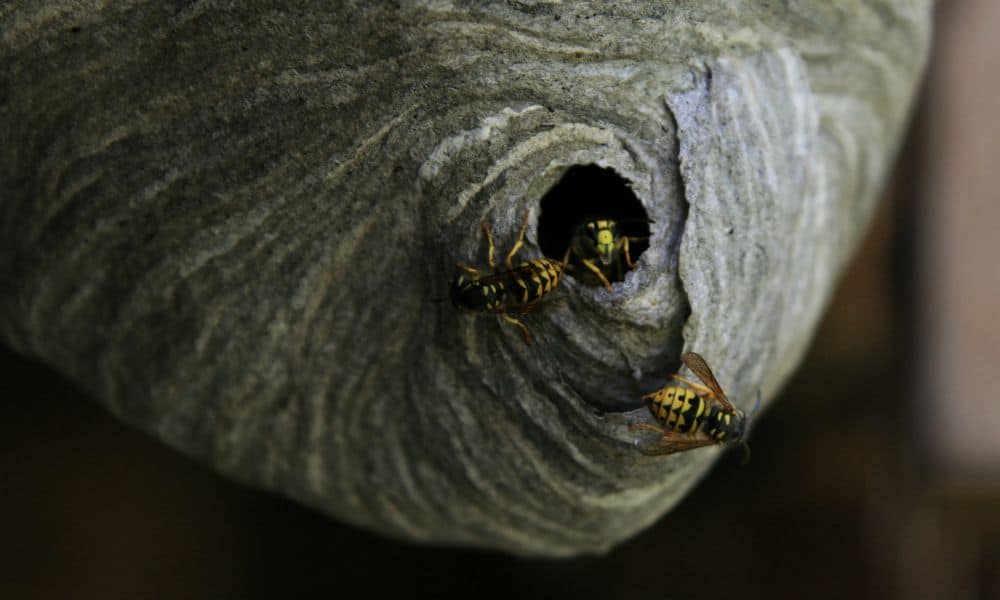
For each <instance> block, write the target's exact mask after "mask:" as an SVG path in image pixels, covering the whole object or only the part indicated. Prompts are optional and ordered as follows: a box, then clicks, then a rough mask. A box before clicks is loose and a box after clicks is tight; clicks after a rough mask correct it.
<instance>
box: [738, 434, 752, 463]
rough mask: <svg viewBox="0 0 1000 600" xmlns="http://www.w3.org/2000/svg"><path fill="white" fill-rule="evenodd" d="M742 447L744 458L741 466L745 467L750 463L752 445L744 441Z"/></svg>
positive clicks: (741, 443)
mask: <svg viewBox="0 0 1000 600" xmlns="http://www.w3.org/2000/svg"><path fill="white" fill-rule="evenodd" d="M740 445H741V446H743V458H742V459H741V460H740V466H741V467H745V466H746V465H747V463H749V462H750V444H748V443H747V442H746V440H743V441H742V442H740Z"/></svg>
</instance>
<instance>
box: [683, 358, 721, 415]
mask: <svg viewBox="0 0 1000 600" xmlns="http://www.w3.org/2000/svg"><path fill="white" fill-rule="evenodd" d="M681 360H683V361H684V364H685V365H687V368H689V369H691V372H692V373H694V374H695V375H697V376H698V379H700V380H701V381H702V383H704V384H705V385H706V386H708V389H710V390H712V392H713V393H714V394H715V395H716V397H717V398H718V399H719V401H720V402H722V403H723V404H727V405H729V406H732V403H731V402H730V401H729V398H728V397H727V396H726V392H723V391H722V386H721V385H719V382H718V380H716V379H715V375H714V374H713V373H712V369H710V368H708V363H706V362H705V359H704V358H702V357H701V355H700V354H696V353H694V352H685V353H684V354H681Z"/></svg>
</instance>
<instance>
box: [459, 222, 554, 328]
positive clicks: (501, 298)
mask: <svg viewBox="0 0 1000 600" xmlns="http://www.w3.org/2000/svg"><path fill="white" fill-rule="evenodd" d="M528 214H529V213H525V214H524V223H523V224H522V225H521V233H520V234H518V236H517V241H516V242H514V246H513V247H512V248H511V249H510V252H508V253H507V258H506V259H505V260H504V266H505V267H506V270H501V269H500V267H498V266H497V264H496V263H495V262H494V260H493V253H494V246H493V234H492V233H491V232H490V227H489V225H488V224H486V223H483V234H484V236H485V237H486V243H487V245H488V246H487V247H488V254H487V255H488V261H489V265H490V268H491V269H492V270H493V272H492V273H491V274H483V273H480V272H479V271H478V270H477V269H475V268H473V267H470V266H467V265H465V264H462V263H458V268H459V269H461V270H462V271H465V273H466V274H462V275H459V276H458V277H456V278H455V280H454V281H453V282H452V284H451V292H450V296H451V302H452V304H454V305H455V306H456V307H457V308H460V309H463V310H468V311H472V312H480V313H492V314H495V315H498V316H499V317H500V318H501V319H503V320H504V321H507V322H508V323H511V324H513V325H517V326H518V327H520V328H521V333H523V334H524V341H525V343H527V344H530V343H531V332H530V331H528V327H527V325H525V324H524V323H522V322H521V321H520V320H519V319H517V318H516V317H514V316H512V315H515V314H524V313H530V312H535V311H537V310H538V309H539V308H541V307H542V305H543V303H542V299H543V298H545V296H546V295H547V294H548V293H549V292H551V291H552V290H554V289H555V287H556V286H557V285H559V280H560V278H561V277H562V273H563V269H564V268H565V266H566V262H565V261H563V262H557V261H554V260H551V259H548V258H533V259H531V260H528V261H524V262H522V263H521V264H519V265H518V266H516V267H515V266H514V265H513V261H514V256H515V255H516V254H517V252H518V251H519V250H520V249H521V247H522V246H524V234H525V231H526V230H527V228H528Z"/></svg>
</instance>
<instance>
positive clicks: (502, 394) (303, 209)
mask: <svg viewBox="0 0 1000 600" xmlns="http://www.w3.org/2000/svg"><path fill="white" fill-rule="evenodd" d="M245 4H246V8H244V9H242V10H238V11H235V10H228V9H224V8H222V7H217V6H215V5H212V4H194V5H191V6H190V7H187V8H184V9H175V8H173V7H172V6H171V5H169V4H162V3H143V2H128V3H112V4H110V5H108V6H106V7H103V8H95V7H94V6H93V5H91V4H89V3H80V2H71V1H68V0H67V1H55V0H49V1H45V2H34V3H24V4H20V5H17V6H15V7H14V8H10V9H8V10H5V11H2V13H0V32H2V37H3V40H4V43H3V45H2V46H0V61H2V67H3V69H2V70H3V72H4V73H6V74H7V75H6V81H5V84H6V85H5V87H4V92H3V95H2V96H0V133H2V138H3V139H4V143H3V144H2V145H0V169H2V170H0V176H2V190H3V201H2V204H0V210H2V221H0V227H2V231H0V233H2V235H0V240H2V242H0V243H2V246H3V252H2V256H0V273H2V277H3V286H2V288H0V290H2V294H0V330H2V334H3V340H4V342H5V343H6V344H9V345H10V346H12V347H13V348H15V349H16V350H17V351H19V352H21V353H24V354H25V355H29V356H33V357H37V358H39V359H41V360H43V361H45V362H47V363H48V364H50V365H52V366H53V367H54V368H56V369H58V370H59V371H60V372H62V373H65V374H66V375H68V376H69V377H70V378H72V379H73V380H74V381H75V382H77V383H78V384H79V385H80V386H82V387H83V388H85V389H86V390H88V391H89V392H90V393H92V394H93V395H94V396H95V397H96V398H98V399H99V400H100V401H101V402H102V403H104V404H105V405H106V406H107V407H108V408H109V409H110V410H111V411H112V412H114V413H115V414H116V415H117V416H119V417H120V418H121V419H122V420H124V421H126V422H128V423H131V424H133V425H135V426H137V427H140V428H142V429H144V430H146V431H148V432H149V433H150V434H152V435H154V436H156V437H158V438H160V439H162V440H163V441H165V442H166V443H167V444H170V445H171V446H173V447H175V448H178V449H179V450H181V451H182V452H184V453H186V454H188V455H190V456H192V457H194V458H195V459H196V460H199V461H202V462H204V463H207V464H210V465H213V466H214V467H215V468H217V469H218V470H219V471H221V472H223V473H225V474H227V475H229V476H232V477H234V478H237V479H239V480H242V481H244V482H247V483H249V484H252V485H255V486H260V487H263V488H267V489H272V490H277V491H279V492H281V493H283V494H286V495H288V496H290V497H292V498H295V499H297V500H299V501H301V502H304V503H307V504H309V505H312V506H315V507H317V508H319V509H320V510H323V511H325V512H327V513H329V514H330V515H333V516H335V517H336V518H339V519H343V520H346V521H349V522H352V523H356V524H359V525H362V526H364V527H368V528H370V529H373V530H377V531H380V532H383V533H386V534H389V535H393V536H398V537H403V538H408V539H415V540H423V541H428V542H439V543H457V544H469V545H476V546H484V547H493V548H500V549H504V550H507V551H510V552H516V553H523V554H541V555H570V554H576V553H586V552H601V551H604V550H607V549H608V548H610V547H612V546H613V545H614V544H616V543H618V542H620V541H622V540H624V539H625V538H627V537H628V536H630V535H632V534H633V533H635V532H637V531H639V530H640V529H642V528H644V527H646V526H647V525H649V524H650V523H652V522H653V521H654V520H656V519H657V518H658V517H660V516H661V515H662V514H663V513H664V512H665V511H667V510H668V509H669V508H670V507H671V506H673V505H674V504H675V503H676V502H677V501H678V500H679V499H680V498H681V497H682V496H683V495H684V494H685V493H686V492H687V491H688V490H689V489H690V488H691V486H692V485H694V483H695V482H696V480H697V479H698V478H699V477H701V476H702V475H703V474H704V473H705V471H706V470H707V469H708V468H709V466H710V464H711V462H712V459H713V458H714V457H715V456H717V454H718V452H717V451H716V450H713V449H707V450H698V451H694V452H687V453H681V454H676V455H672V456H668V457H660V458H651V457H646V456H643V455H641V454H640V453H638V452H637V451H636V450H635V449H634V447H633V446H632V441H633V439H634V438H635V434H634V433H633V432H630V431H629V430H628V428H627V426H626V422H627V421H628V420H629V419H632V418H638V417H639V416H641V415H642V414H643V413H642V411H644V410H645V409H644V408H642V407H641V406H640V403H639V398H640V396H641V395H642V394H644V393H647V392H649V391H651V390H653V389H656V388H657V387H660V386H662V385H663V384H664V381H665V376H666V375H667V374H668V373H669V372H670V370H672V369H675V368H676V367H677V366H678V356H679V355H680V353H681V351H682V350H683V349H689V350H696V351H697V352H699V353H701V354H702V355H704V356H705V357H706V358H707V359H708V360H709V361H710V362H711V363H712V365H713V368H714V369H715V371H716V374H717V375H718V376H719V378H720V380H722V382H723V383H724V384H725V385H726V386H727V389H728V392H729V395H730V397H731V398H732V399H734V401H735V402H736V403H737V405H738V406H740V407H741V408H743V409H748V408H749V406H750V405H751V404H752V402H753V397H754V394H755V393H756V391H757V390H758V389H762V390H763V393H764V397H765V398H768V397H770V396H771V395H772V394H773V392H774V391H775V390H776V389H777V388H778V387H779V386H780V385H781V384H782V382H783V381H784V380H785V378H786V377H787V376H788V375H789V373H790V372H791V371H792V369H793V368H794V367H795V365H796V363H797V362H798V361H799V359H800V358H801V356H802V355H803V352H804V351H805V349H806V347H807V345H808V344H809V340H810V336H811V334H812V331H813V328H814V326H815V325H816V323H817V320H818V318H819V317H820V315H821V313H822V311H823V308H824V305H825V304H826V302H827V300H828V298H829V297H830V294H831V290H832V288H833V286H834V284H835V282H836V279H837V276H838V274H839V272H840V270H841V268H842V266H843V265H844V262H845V260H846V259H847V258H848V257H849V255H850V254H851V252H852V249H853V248H854V247H855V245H856V242H857V241H858V239H859V237H860V235H861V233H862V232H863V230H864V229H865V226H866V223H867V221H868V219H869V216H870V214H871V212H872V208H873V202H874V200H875V198H876V196H877V194H878V192H879V186H880V183H881V182H882V180H883V179H884V176H885V174H886V170H887V168H888V166H889V164H890V160H891V158H892V156H893V153H894V151H895V149H896V147H897V144H898V141H899V137H900V133H901V130H902V128H903V126H904V124H905V121H906V116H907V111H908V108H909V106H910V104H911V99H912V96H913V92H914V88H915V85H916V82H917V80H918V78H919V76H920V73H921V69H922V67H923V64H924V61H925V57H926V54H927V49H928V43H929V37H930V32H929V23H930V8H931V7H930V2H929V1H927V0H871V1H869V2H863V3H862V2H847V3H843V2H841V3H828V2H826V1H825V0H802V1H801V2H793V3H779V4H777V5H775V6H774V8H769V7H767V6H766V5H765V4H764V3H742V4H741V6H740V7H739V8H738V9H736V8H730V6H732V3H729V2H721V1H717V2H705V1H700V2H691V3H680V4H676V3H659V2H592V3H587V2H572V3H554V2H519V3H500V2H496V3H492V2H482V3H450V2H429V1H427V2H418V1H413V2H402V3H396V4H397V5H398V6H395V7H393V8H388V6H389V5H387V4H385V5H384V4H382V3H367V4H366V3H361V4H360V5H354V4H346V3H344V4H341V3H329V2H317V3H305V4H301V5H299V7H298V8H294V7H287V6H286V7H283V8H282V9H281V10H278V9H276V8H272V7H270V6H269V5H267V4H266V3H263V2H250V3H245ZM586 165H590V167H586ZM574 166H576V167H579V168H583V169H587V168H590V169H592V171H591V172H592V173H596V172H609V171H611V172H613V173H615V174H616V175H617V176H618V177H620V178H621V181H623V182H625V183H623V184H622V186H621V193H622V196H621V197H619V196H616V195H615V194H613V193H609V194H608V195H607V197H606V198H604V199H601V200H600V201H601V202H606V203H607V205H608V206H615V205H616V203H618V202H619V201H623V200H621V198H622V197H624V195H625V194H626V193H629V192H627V190H629V188H630V190H631V192H630V193H633V194H634V195H635V197H636V198H637V199H638V201H639V202H640V203H641V205H642V208H643V209H644V211H645V213H646V216H647V217H648V218H650V219H652V224H650V229H651V237H650V239H649V248H648V249H647V250H645V252H644V253H643V254H642V256H641V258H640V259H639V261H638V267H637V268H636V269H635V270H634V271H632V272H630V273H629V274H628V276H627V277H626V279H625V281H623V282H621V283H618V284H616V285H615V288H614V291H613V293H610V294H609V293H608V292H606V291H605V290H604V289H603V288H597V287H587V286H583V285H581V284H579V282H577V281H575V280H573V279H572V278H568V279H567V280H566V281H564V283H563V285H562V286H561V288H560V289H559V290H557V292H556V293H555V294H554V295H555V296H557V297H558V298H561V300H560V301H559V302H557V303H555V305H554V306H552V307H549V308H547V309H546V310H542V311H539V312H538V313H536V314H532V315H529V316H527V317H525V321H526V322H527V323H528V325H529V326H530V327H531V329H532V332H533V333H534V335H535V338H536V342H535V344H533V345H531V346H526V345H525V344H524V342H523V341H522V339H521V337H520V334H519V332H518V331H517V329H516V328H514V327H510V326H508V325H505V324H503V323H502V322H500V321H499V320H498V319H496V318H494V317H490V316H484V317H475V316H470V315H466V314H460V313H458V312H457V311H455V310H454V309H453V308H452V307H451V306H450V304H449V303H448V302H440V301H438V300H439V299H440V298H442V297H446V296H447V288H448V281H449V279H450V278H451V277H453V276H454V274H455V262H456V261H459V260H461V261H465V262H469V263H475V264H477V265H482V264H483V263H484V261H485V252H484V249H483V243H482V239H481V232H480V229H479V226H480V224H481V223H482V222H483V221H486V222H489V223H491V224H492V225H493V230H494V235H495V236H496V240H497V244H498V248H499V249H500V250H501V251H502V250H505V249H506V248H508V247H509V246H510V244H511V243H512V241H513V238H514V235H515V233H516V230H517V228H518V226H519V225H520V219H521V217H522V215H523V214H524V212H525V211H529V210H530V211H531V217H530V222H529V229H528V232H529V233H528V243H527V244H526V247H525V248H524V250H523V251H522V256H524V257H529V258H530V257H533V256H539V255H540V250H539V236H540V235H541V236H544V235H545V232H544V231H542V232H541V233H540V232H539V229H538V226H537V224H538V219H539V215H540V214H541V213H542V212H543V208H542V207H541V199H542V198H543V197H545V195H546V194H547V193H548V192H549V191H550V190H552V189H553V188H555V187H556V186H558V185H559V184H560V181H561V180H562V178H563V177H564V176H565V175H566V174H567V172H569V170H570V168H571V167H574ZM584 172H586V171H584ZM630 411H631V412H630Z"/></svg>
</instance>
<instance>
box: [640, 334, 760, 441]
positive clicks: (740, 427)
mask: <svg viewBox="0 0 1000 600" xmlns="http://www.w3.org/2000/svg"><path fill="white" fill-rule="evenodd" d="M681 360H682V361H684V364H685V365H687V367H688V368H689V369H691V371H692V372H693V373H694V374H695V375H697V376H698V379H700V380H701V381H702V383H704V384H705V385H701V384H698V383H695V382H693V381H689V380H687V379H685V378H683V377H681V376H680V375H678V374H676V373H675V374H673V375H671V378H673V379H674V380H676V381H677V382H678V383H679V384H683V385H668V386H666V387H664V388H661V389H658V390H656V391H655V392H652V393H650V394H646V395H645V396H643V397H642V400H643V402H644V403H645V404H646V406H648V407H649V410H650V411H651V412H652V413H653V417H655V418H656V420H657V422H658V424H655V425H654V424H652V423H636V424H633V425H631V426H630V429H633V430H634V429H647V430H651V431H655V432H657V433H659V434H660V438H659V439H658V440H656V441H655V442H651V443H646V444H640V443H638V441H637V443H636V447H637V448H638V449H639V451H640V452H642V453H643V454H650V455H658V454H673V453H674V452H683V451H684V450H692V449H694V448H701V447H702V446H711V445H715V444H727V445H728V444H742V445H743V447H744V450H745V451H746V452H748V451H749V449H748V447H747V445H746V442H745V441H744V440H745V438H746V434H747V432H748V430H749V423H750V418H749V417H747V416H746V415H745V414H744V413H743V411H741V410H740V409H738V408H736V407H735V406H734V405H733V403H732V402H730V401H729V398H727V397H726V393H725V392H723V391H722V386H720V385H719V382H718V381H717V380H716V379H715V375H713V374H712V369H710V368H709V367H708V364H707V363H706V362H705V359H704V358H702V357H701V356H700V355H698V354H695V353H694V352H686V353H684V354H682V355H681ZM759 405H760V392H759V391H758V392H757V404H756V405H754V409H753V411H751V413H750V414H751V416H752V415H753V413H754V412H756V410H757V406H759Z"/></svg>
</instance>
